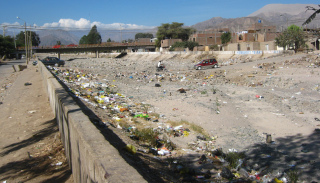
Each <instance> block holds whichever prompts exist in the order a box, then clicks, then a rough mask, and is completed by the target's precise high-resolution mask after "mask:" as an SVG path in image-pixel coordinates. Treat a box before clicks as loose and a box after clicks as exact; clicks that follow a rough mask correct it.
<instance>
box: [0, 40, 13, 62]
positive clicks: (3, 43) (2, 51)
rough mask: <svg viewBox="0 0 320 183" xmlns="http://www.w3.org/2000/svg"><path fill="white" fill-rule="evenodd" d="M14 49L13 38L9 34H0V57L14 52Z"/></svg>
mask: <svg viewBox="0 0 320 183" xmlns="http://www.w3.org/2000/svg"><path fill="white" fill-rule="evenodd" d="M14 51H15V46H14V39H13V38H12V37H10V36H6V37H3V36H2V35H0V58H2V57H3V56H7V57H8V56H9V55H10V54H12V53H14Z"/></svg>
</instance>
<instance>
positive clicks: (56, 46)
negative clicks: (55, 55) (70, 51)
mask: <svg viewBox="0 0 320 183" xmlns="http://www.w3.org/2000/svg"><path fill="white" fill-rule="evenodd" d="M52 48H61V45H54V46H53V47H52Z"/></svg>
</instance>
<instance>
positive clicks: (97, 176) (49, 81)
mask: <svg viewBox="0 0 320 183" xmlns="http://www.w3.org/2000/svg"><path fill="white" fill-rule="evenodd" d="M38 67H39V70H40V72H41V75H42V78H43V84H44V87H45V89H46V91H47V93H48V97H49V101H50V105H51V108H52V110H53V113H54V114H55V116H56V120H57V123H58V125H59V131H60V133H61V140H62V143H63V145H64V148H65V152H66V156H67V159H68V162H69V165H70V167H71V168H72V174H73V177H74V182H77V183H82V182H139V183H140V182H147V181H146V180H145V179H144V178H143V177H142V176H141V175H140V174H139V173H138V171H137V170H136V169H135V168H133V167H132V166H130V165H129V164H128V163H127V162H126V161H125V160H124V159H123V158H122V156H121V155H120V154H119V152H118V150H117V149H115V148H114V147H113V146H112V145H111V144H110V143H109V142H108V141H107V140H106V139H105V137H104V136H103V135H102V134H101V132H100V131H99V130H98V129H97V128H96V127H95V126H94V125H93V124H92V122H91V121H90V120H89V118H88V116H87V115H85V114H84V113H83V112H82V110H81V108H80V107H79V106H78V105H77V103H76V102H75V101H74V100H73V98H72V97H71V96H70V95H69V94H68V93H67V92H66V91H65V89H64V88H63V87H62V86H61V85H60V83H59V82H58V81H57V80H56V78H55V77H54V76H53V75H52V74H51V72H49V71H48V70H47V68H46V67H45V66H44V65H43V64H42V63H41V62H38Z"/></svg>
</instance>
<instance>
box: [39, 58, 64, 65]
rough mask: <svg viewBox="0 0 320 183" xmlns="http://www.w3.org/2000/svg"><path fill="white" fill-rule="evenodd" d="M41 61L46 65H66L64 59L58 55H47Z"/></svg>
mask: <svg viewBox="0 0 320 183" xmlns="http://www.w3.org/2000/svg"><path fill="white" fill-rule="evenodd" d="M40 61H41V62H42V63H43V64H44V65H52V66H56V67H60V66H64V64H65V62H64V60H60V59H59V58H57V57H46V58H44V59H42V60H40Z"/></svg>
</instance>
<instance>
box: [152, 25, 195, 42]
mask: <svg viewBox="0 0 320 183" xmlns="http://www.w3.org/2000/svg"><path fill="white" fill-rule="evenodd" d="M182 26H183V23H178V22H172V24H169V23H165V24H162V25H161V26H159V27H158V31H157V34H156V35H157V40H156V46H157V47H160V46H161V41H162V40H164V39H181V40H182V41H187V40H188V39H189V36H190V35H191V34H192V33H193V32H195V31H196V30H195V29H194V28H183V27H182Z"/></svg>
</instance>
